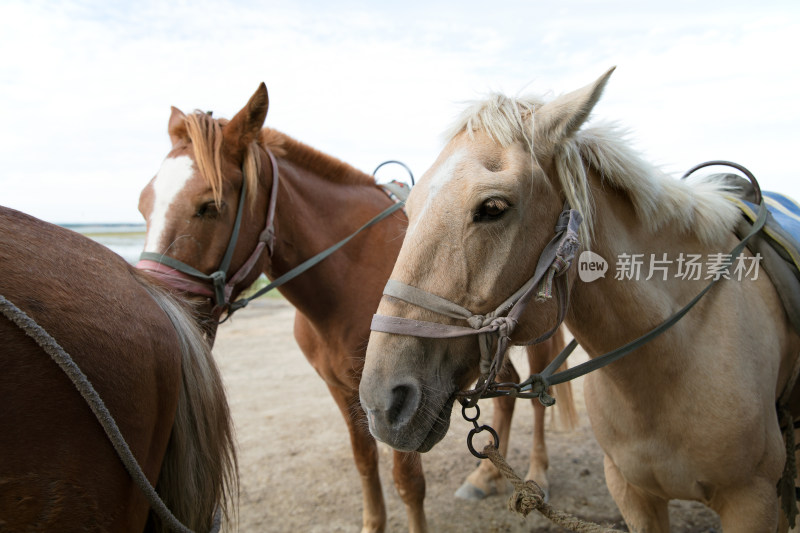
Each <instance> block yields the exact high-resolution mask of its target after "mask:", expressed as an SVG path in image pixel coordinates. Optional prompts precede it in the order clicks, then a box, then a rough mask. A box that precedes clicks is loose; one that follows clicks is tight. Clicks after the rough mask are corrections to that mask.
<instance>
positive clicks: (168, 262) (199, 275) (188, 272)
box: [136, 149, 279, 311]
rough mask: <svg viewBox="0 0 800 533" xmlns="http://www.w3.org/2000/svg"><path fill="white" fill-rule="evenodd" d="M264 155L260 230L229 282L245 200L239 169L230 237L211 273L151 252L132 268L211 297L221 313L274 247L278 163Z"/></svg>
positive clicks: (245, 189) (244, 184)
mask: <svg viewBox="0 0 800 533" xmlns="http://www.w3.org/2000/svg"><path fill="white" fill-rule="evenodd" d="M265 151H266V153H267V155H268V156H269V159H270V163H271V164H272V191H271V193H270V199H269V204H268V207H267V217H266V222H265V226H264V230H263V231H262V232H261V234H260V235H259V239H258V244H257V245H256V248H255V249H254V250H253V252H252V253H251V254H250V257H248V259H247V260H246V261H245V262H244V263H243V264H242V266H241V267H240V268H239V270H238V271H237V272H236V273H235V274H234V275H233V276H232V277H231V278H230V280H228V269H229V268H230V264H231V261H232V259H233V253H234V251H235V250H236V243H237V242H238V240H239V232H240V230H241V224H242V217H243V213H244V209H245V208H244V204H245V200H246V198H247V176H246V175H245V169H244V166H242V189H241V192H240V193H239V205H238V206H237V209H236V218H235V220H234V224H233V228H232V230H231V237H230V240H229V241H228V246H227V248H226V249H225V254H224V255H223V257H222V261H221V262H220V265H219V267H218V268H217V269H216V270H215V271H214V272H212V273H211V274H206V273H205V272H202V271H200V270H198V269H196V268H194V267H193V266H191V265H187V264H186V263H184V262H183V261H179V260H178V259H175V258H174V257H170V256H168V255H165V254H159V253H154V252H142V254H141V255H140V256H139V259H140V260H139V263H137V265H136V266H137V268H140V269H142V270H148V271H150V272H151V273H152V274H154V275H156V276H157V277H159V278H161V279H162V281H164V282H166V283H167V284H168V285H169V286H171V287H174V288H177V289H179V290H186V291H188V292H192V293H194V294H198V295H200V296H208V297H212V298H213V301H214V304H215V309H219V310H220V311H221V310H222V309H223V308H224V307H225V306H226V305H228V303H229V302H230V296H231V294H232V293H233V289H234V287H235V286H236V285H237V284H238V283H240V282H241V281H242V280H243V279H244V278H245V277H247V275H248V274H249V273H250V272H251V271H252V269H253V267H255V265H256V263H257V262H258V259H259V258H260V257H261V253H262V252H263V250H264V248H265V247H266V248H267V250H268V252H269V254H270V255H272V250H273V247H274V244H275V210H276V206H277V202H278V183H279V172H278V162H277V160H276V159H275V155H274V154H273V153H272V152H271V151H270V150H268V149H265ZM156 265H159V266H156ZM162 265H163V266H162ZM165 267H166V268H165ZM198 279H199V280H204V281H206V282H210V283H211V285H212V287H213V291H211V290H209V289H207V288H204V287H205V284H203V283H198V282H197V280H198Z"/></svg>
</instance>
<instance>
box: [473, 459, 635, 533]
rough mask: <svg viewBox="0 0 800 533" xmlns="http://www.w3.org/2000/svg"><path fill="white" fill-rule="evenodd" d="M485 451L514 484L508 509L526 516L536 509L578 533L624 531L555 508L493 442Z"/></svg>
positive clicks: (614, 532) (539, 488) (541, 491)
mask: <svg viewBox="0 0 800 533" xmlns="http://www.w3.org/2000/svg"><path fill="white" fill-rule="evenodd" d="M483 453H484V454H485V455H486V456H487V457H488V458H489V460H490V461H492V464H494V466H495V467H497V469H498V470H499V471H500V472H501V473H502V474H503V476H505V478H506V479H507V480H508V481H510V482H511V484H512V485H513V486H514V493H513V494H512V495H511V498H509V500H508V509H509V510H510V511H513V512H515V513H517V514H519V515H522V517H523V518H524V517H526V516H528V514H530V512H531V511H533V510H536V511H539V512H540V513H541V514H543V515H544V516H545V518H547V519H548V520H550V521H551V522H553V523H554V524H556V525H558V526H561V527H563V528H566V529H568V530H570V531H575V532H577V533H622V532H621V531H620V530H618V529H612V528H608V527H605V526H601V525H599V524H595V523H593V522H587V521H585V520H582V519H580V518H578V517H575V516H572V515H571V514H569V513H565V512H564V511H559V510H556V509H553V508H552V507H551V506H550V504H548V503H547V502H545V501H544V491H543V490H542V489H541V487H539V485H537V484H536V482H535V481H533V480H529V481H523V480H522V479H520V477H519V476H518V475H517V474H516V473H514V470H512V468H511V467H510V466H508V463H507V462H506V460H505V459H503V456H502V455H500V451H499V450H498V449H497V448H495V446H494V445H493V444H488V445H487V446H486V447H485V448H484V449H483Z"/></svg>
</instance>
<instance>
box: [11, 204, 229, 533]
mask: <svg viewBox="0 0 800 533" xmlns="http://www.w3.org/2000/svg"><path fill="white" fill-rule="evenodd" d="M0 272H2V274H3V275H2V279H0V294H1V295H2V296H3V297H4V298H5V299H6V300H7V301H8V302H10V303H11V304H13V306H15V308H16V309H18V310H21V311H22V312H24V313H25V314H26V315H28V316H29V317H30V318H31V319H32V320H33V321H35V323H37V324H38V325H39V326H41V327H42V328H44V330H45V331H46V332H47V333H49V335H50V336H51V337H53V338H54V339H55V340H56V341H57V342H58V343H59V344H60V346H61V347H63V349H64V351H66V353H67V354H69V355H71V357H72V359H73V361H74V362H75V363H76V364H77V365H78V367H80V369H81V370H82V371H83V373H84V374H85V375H86V376H87V377H88V379H89V381H90V382H91V384H92V385H93V387H94V389H95V390H96V391H97V393H98V394H99V396H100V398H101V399H102V401H103V402H104V403H105V405H106V407H107V408H108V410H109V411H110V413H111V415H112V416H113V418H114V420H115V421H116V424H117V426H118V427H119V429H120V431H121V433H122V435H123V437H124V439H125V441H126V442H127V444H128V446H129V448H130V450H131V451H132V453H133V455H134V457H135V458H136V460H137V462H138V463H139V465H140V466H141V468H142V470H143V472H144V474H145V476H146V477H147V479H148V480H149V481H150V483H151V484H152V485H156V490H157V491H158V492H159V494H160V495H161V499H162V500H163V501H164V503H165V504H166V506H167V507H168V508H169V509H170V510H171V511H172V513H173V514H174V516H175V517H176V518H177V519H178V520H179V521H181V522H182V523H183V524H184V525H185V526H187V527H189V528H191V529H193V530H195V531H208V530H209V529H210V527H211V525H212V522H213V519H214V514H215V510H216V509H217V508H218V507H220V506H222V507H223V508H224V507H226V501H227V500H229V499H230V498H231V497H234V496H235V494H236V491H237V482H236V458H235V452H234V443H233V436H232V427H231V420H230V417H229V413H228V406H227V403H226V399H225V394H224V390H223V387H222V381H221V379H220V375H219V373H218V371H217V368H216V366H215V364H214V361H213V359H212V357H211V350H210V347H209V346H208V343H207V342H206V341H205V339H204V337H203V333H202V331H201V330H200V329H199V328H198V327H197V325H196V324H195V320H194V319H193V317H192V316H191V314H190V313H189V312H187V311H186V310H185V309H184V307H183V306H182V305H181V303H179V302H178V301H177V300H176V299H175V298H173V297H172V296H170V294H168V293H167V291H166V290H165V289H163V288H161V287H160V284H159V283H156V282H154V280H152V278H151V277H150V276H149V275H147V274H144V273H142V272H140V271H138V270H136V269H134V268H132V267H130V266H129V265H128V264H127V263H126V262H125V261H124V260H123V259H122V258H121V257H119V256H118V255H116V254H114V253H113V252H111V251H110V250H108V249H107V248H105V247H103V246H101V245H100V244H97V243H95V242H94V241H91V240H89V239H87V238H85V237H83V236H81V235H79V234H77V233H74V232H72V231H69V230H66V229H63V228H60V227H57V226H53V225H51V224H48V223H45V222H42V221H40V220H37V219H35V218H33V217H30V216H28V215H25V214H23V213H19V212H17V211H14V210H11V209H7V208H2V207H0ZM9 307H10V308H11V306H9ZM12 309H13V308H12ZM16 309H15V312H16V314H14V315H9V313H6V312H4V313H3V314H0V356H1V357H2V363H3V370H2V372H0V396H1V397H2V399H3V408H2V409H0V428H2V430H1V431H0V457H2V460H0V530H2V531H115V532H117V531H125V532H140V531H143V530H145V528H147V530H151V531H161V530H163V529H164V528H163V527H162V523H161V521H160V520H159V519H158V518H156V517H155V515H151V516H150V518H149V519H148V514H149V509H150V506H149V504H148V501H147V500H146V499H145V496H144V495H143V493H142V491H141V490H140V489H139V488H138V487H137V486H136V485H135V484H134V482H133V481H132V479H131V476H130V475H129V474H128V472H127V471H126V469H125V467H124V466H123V463H122V461H121V459H120V457H119V456H118V455H117V453H116V452H115V450H114V448H113V447H112V444H111V442H110V441H109V438H108V437H107V436H106V434H105V433H104V431H103V429H102V428H101V425H100V422H99V421H98V419H97V418H95V416H94V414H93V413H92V411H91V410H90V408H89V406H88V405H87V402H86V401H84V399H83V398H82V397H81V394H80V393H79V392H78V390H77V389H76V386H75V385H73V383H72V382H71V381H70V379H69V378H68V376H67V374H66V373H65V372H63V371H62V370H61V369H60V368H59V366H58V365H57V364H56V362H54V360H51V357H50V356H49V355H48V353H46V352H45V351H44V350H43V349H42V348H40V345H39V344H37V342H35V341H34V337H32V336H29V335H26V333H25V332H24V331H23V330H22V329H20V327H18V326H17V325H16V323H15V322H16V321H15V322H12V321H11V320H10V319H9V316H18V315H19V313H18V312H17V311H16Z"/></svg>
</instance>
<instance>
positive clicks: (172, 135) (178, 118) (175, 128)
mask: <svg viewBox="0 0 800 533" xmlns="http://www.w3.org/2000/svg"><path fill="white" fill-rule="evenodd" d="M184 120H186V115H184V114H183V111H181V110H180V109H178V108H177V107H175V106H173V107H172V114H171V115H170V116H169V124H168V125H167V131H168V132H169V139H170V140H171V141H172V146H175V145H176V144H178V141H180V140H181V139H183V138H184V137H186V125H185V123H184Z"/></svg>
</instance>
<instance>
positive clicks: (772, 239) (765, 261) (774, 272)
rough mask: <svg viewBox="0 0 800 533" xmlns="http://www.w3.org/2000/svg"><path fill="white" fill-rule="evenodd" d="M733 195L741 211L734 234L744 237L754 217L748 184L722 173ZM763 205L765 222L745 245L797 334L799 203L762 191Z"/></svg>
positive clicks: (799, 322) (755, 208)
mask: <svg viewBox="0 0 800 533" xmlns="http://www.w3.org/2000/svg"><path fill="white" fill-rule="evenodd" d="M723 179H724V180H725V181H726V182H727V183H729V184H730V185H731V188H732V189H734V192H735V194H736V196H730V197H729V200H730V201H731V202H733V203H734V204H735V205H736V206H737V207H738V208H739V209H740V210H741V212H742V218H741V220H740V221H739V222H738V224H737V225H736V228H735V229H734V232H735V233H736V236H737V237H739V238H742V237H743V236H744V235H747V234H748V233H749V231H750V228H751V227H752V226H753V222H754V221H755V219H756V216H757V214H758V206H757V205H756V204H755V203H754V200H755V195H754V192H753V186H752V184H751V183H750V182H749V181H747V180H746V179H744V178H742V177H740V176H737V175H734V174H724V175H723ZM762 196H763V198H764V203H765V204H766V206H767V211H768V212H769V214H768V215H767V223H766V224H765V225H764V228H763V229H762V230H761V232H760V233H759V234H757V235H754V236H753V238H751V239H750V241H749V242H748V243H747V248H748V249H749V250H750V252H751V253H752V254H753V255H756V254H760V256H761V261H760V265H761V267H763V268H764V271H765V272H766V273H767V274H768V275H769V278H770V280H772V283H773V285H774V286H775V289H776V290H777V291H778V295H779V296H780V298H781V302H782V303H783V308H784V310H785V311H786V315H787V316H788V318H789V322H790V323H791V324H792V327H793V328H794V329H795V331H797V332H798V333H799V334H800V204H797V203H796V202H795V201H794V200H792V199H791V198H789V197H787V196H784V195H782V194H779V193H776V192H769V191H764V192H762Z"/></svg>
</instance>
